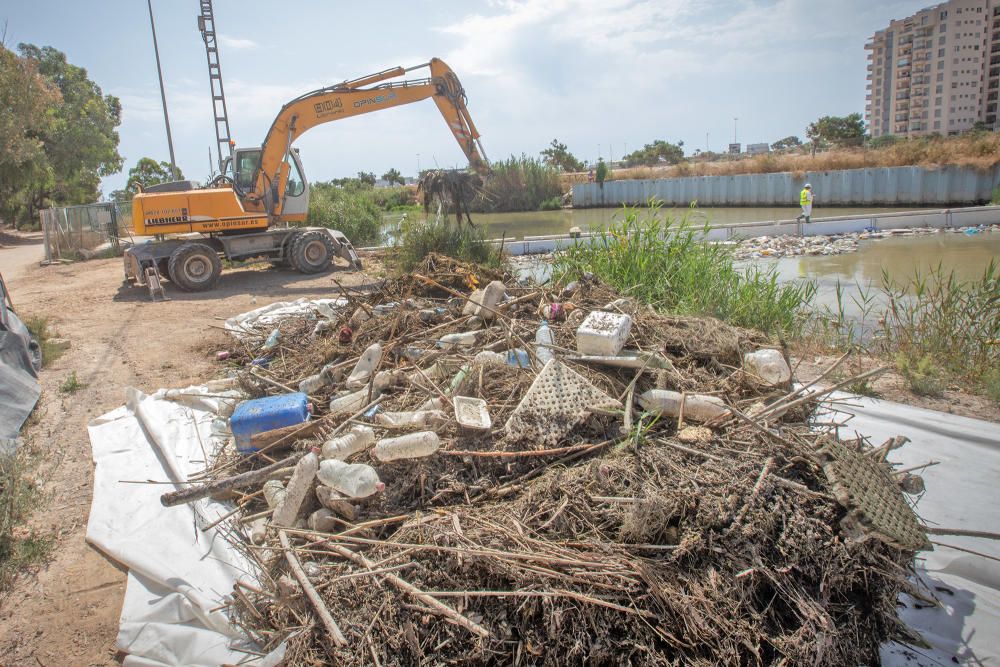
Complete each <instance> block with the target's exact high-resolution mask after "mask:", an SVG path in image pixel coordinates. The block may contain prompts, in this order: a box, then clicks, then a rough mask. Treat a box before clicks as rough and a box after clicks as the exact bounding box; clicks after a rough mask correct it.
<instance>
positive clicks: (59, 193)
mask: <svg viewBox="0 0 1000 667" xmlns="http://www.w3.org/2000/svg"><path fill="white" fill-rule="evenodd" d="M18 51H19V54H20V55H17V54H15V53H13V52H12V51H10V50H8V49H7V48H5V47H4V46H2V45H0V146H3V150H2V151H0V217H2V218H3V219H5V220H8V221H11V222H13V223H14V224H15V225H17V224H18V223H27V222H31V221H34V220H35V219H36V218H37V211H38V210H39V209H41V208H44V207H47V206H52V205H70V204H86V203H90V202H95V201H97V199H98V196H99V194H100V193H99V191H98V187H99V185H100V180H101V177H103V176H108V175H110V174H113V173H115V172H117V171H118V170H119V169H121V165H122V157H121V155H119V154H118V132H117V127H118V125H120V124H121V104H120V103H119V101H118V98H116V97H114V96H111V95H104V94H103V92H102V91H101V88H100V87H99V86H98V85H97V84H96V83H94V82H93V81H91V80H90V79H89V78H88V77H87V71H86V70H85V69H83V68H81V67H77V66H75V65H72V64H70V63H69V62H68V61H67V60H66V55H65V54H64V53H62V52H61V51H58V50H56V49H54V48H52V47H49V46H46V47H41V48H39V47H37V46H35V45H33V44H20V45H18Z"/></svg>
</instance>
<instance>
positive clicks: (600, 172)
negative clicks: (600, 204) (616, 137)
mask: <svg viewBox="0 0 1000 667" xmlns="http://www.w3.org/2000/svg"><path fill="white" fill-rule="evenodd" d="M607 177H608V165H607V164H606V163H605V162H604V158H598V160H597V171H596V172H595V174H594V178H595V179H596V180H597V184H598V185H599V186H601V189H602V190H603V189H604V179H606V178H607Z"/></svg>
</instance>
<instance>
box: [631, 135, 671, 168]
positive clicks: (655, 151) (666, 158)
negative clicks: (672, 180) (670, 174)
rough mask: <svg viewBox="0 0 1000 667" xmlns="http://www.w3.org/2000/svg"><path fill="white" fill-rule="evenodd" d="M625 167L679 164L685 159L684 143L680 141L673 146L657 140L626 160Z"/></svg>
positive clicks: (632, 153) (634, 152)
mask: <svg viewBox="0 0 1000 667" xmlns="http://www.w3.org/2000/svg"><path fill="white" fill-rule="evenodd" d="M623 159H624V160H625V166H627V167H638V166H646V167H652V166H654V165H657V164H660V163H666V164H677V163H678V162H680V161H681V160H683V159H684V142H683V141H678V142H677V143H676V144H672V143H670V142H669V141H663V140H662V139H657V140H656V141H654V142H653V143H651V144H646V145H645V146H643V147H642V148H640V149H639V150H637V151H633V152H631V153H629V154H628V155H626V156H625V157H624V158H623Z"/></svg>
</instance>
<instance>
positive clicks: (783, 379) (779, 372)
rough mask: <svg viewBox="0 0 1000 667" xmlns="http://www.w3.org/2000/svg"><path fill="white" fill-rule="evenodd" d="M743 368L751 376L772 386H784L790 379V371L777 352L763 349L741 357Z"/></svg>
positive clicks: (783, 358) (782, 357)
mask: <svg viewBox="0 0 1000 667" xmlns="http://www.w3.org/2000/svg"><path fill="white" fill-rule="evenodd" d="M743 367H744V369H745V370H746V371H747V372H748V373H750V374H751V375H753V376H756V377H758V378H760V379H761V380H763V381H764V383H765V384H767V385H770V386H774V385H781V384H785V383H787V382H789V381H791V379H792V369H790V368H789V367H788V363H787V362H786V361H785V357H784V356H783V355H782V354H781V352H780V351H779V350H774V349H764V350H757V351H756V352H747V353H746V354H744V355H743Z"/></svg>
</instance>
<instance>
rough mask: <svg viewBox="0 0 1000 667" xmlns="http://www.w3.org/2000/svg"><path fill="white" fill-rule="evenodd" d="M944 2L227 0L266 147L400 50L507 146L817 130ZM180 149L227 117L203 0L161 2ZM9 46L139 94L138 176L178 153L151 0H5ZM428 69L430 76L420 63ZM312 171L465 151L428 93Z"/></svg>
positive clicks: (581, 145)
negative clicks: (450, 77)
mask: <svg viewBox="0 0 1000 667" xmlns="http://www.w3.org/2000/svg"><path fill="white" fill-rule="evenodd" d="M928 4H933V3H930V2H928V0H836V1H834V0H436V1H433V2H432V1H430V0H408V1H406V2H396V1H395V0H382V1H381V2H351V1H343V2H334V1H331V0H327V1H321V0H295V2H284V3H282V2H275V1H274V0H271V1H269V2H264V1H261V0H215V2H214V8H215V18H216V30H217V31H218V33H219V35H220V38H219V41H220V60H221V64H222V74H223V81H224V85H225V91H226V99H227V103H228V108H229V119H230V125H231V128H232V134H233V137H234V139H235V140H236V143H237V145H238V146H241V147H244V146H258V145H260V143H261V141H263V138H264V134H265V132H266V131H267V128H268V127H269V126H270V123H271V121H272V120H273V119H274V116H275V115H276V114H277V112H278V111H279V110H280V108H281V106H282V104H284V103H285V102H287V101H289V100H291V99H293V98H295V97H297V96H299V95H301V94H303V93H305V92H308V91H310V90H314V89H316V88H320V87H322V86H326V85H331V84H335V83H337V82H340V81H343V80H345V79H353V78H357V77H359V76H362V75H365V74H369V73H372V72H376V71H380V70H383V69H387V68H389V67H394V66H397V65H403V66H404V67H406V66H411V65H418V64H421V63H424V62H427V61H428V60H429V59H430V58H432V57H435V56H436V57H439V58H442V59H443V60H444V61H445V62H447V63H448V64H449V65H450V66H451V67H452V69H453V70H454V71H455V73H456V74H457V75H458V77H459V78H460V80H461V82H462V85H463V86H464V88H465V91H466V94H467V96H468V106H469V111H470V113H471V115H472V118H473V120H474V122H475V123H476V126H477V127H478V129H479V131H480V133H481V134H482V142H483V144H484V146H485V150H486V154H487V157H488V158H489V159H490V160H498V159H503V158H506V157H508V156H510V155H520V154H522V153H525V154H527V155H529V156H537V155H538V153H539V152H540V151H541V150H542V149H544V148H545V147H546V146H547V145H548V144H549V143H550V142H551V141H552V140H553V139H558V140H559V141H561V142H563V143H565V144H566V145H567V146H568V147H569V149H570V151H572V152H573V153H574V154H575V155H576V156H577V157H579V158H581V159H584V160H586V161H593V160H595V159H596V158H597V157H598V156H600V157H603V158H604V159H609V158H611V159H617V158H620V157H621V156H622V155H623V154H624V153H625V152H626V151H632V150H635V149H637V148H640V147H641V146H642V145H643V144H646V143H651V142H652V141H654V140H656V139H663V140H666V141H671V142H677V141H683V142H684V146H685V150H686V151H687V152H688V153H689V154H690V153H692V152H693V151H694V150H695V149H700V150H706V149H710V150H713V151H723V150H725V149H726V146H727V145H728V143H729V142H731V141H733V139H734V133H735V138H736V140H738V141H739V142H741V143H743V144H744V145H745V144H748V143H755V142H768V143H771V142H774V141H776V140H777V139H780V138H782V137H786V136H788V135H797V136H799V137H803V136H804V134H805V128H806V126H807V125H808V124H809V123H810V122H811V121H813V120H815V119H816V118H819V117H820V116H824V115H838V116H839V115H846V114H849V113H853V112H861V113H863V111H864V97H865V83H866V82H865V74H866V69H865V68H866V64H867V63H866V52H865V51H864V44H865V42H866V41H867V39H868V38H869V37H870V36H871V35H872V34H873V33H874V31H875V30H878V29H881V28H883V27H885V26H886V25H887V24H888V23H889V20H890V19H893V18H902V17H904V16H907V15H909V14H912V13H913V12H914V11H916V10H918V9H920V8H921V7H923V6H926V5H928ZM152 6H153V12H154V17H155V19H156V31H157V38H158V40H159V47H160V58H161V62H162V67H163V76H164V80H165V85H166V95H167V105H168V110H169V112H170V122H171V129H172V132H173V142H174V151H175V154H176V159H177V163H178V166H179V167H180V168H181V169H182V170H183V172H184V174H185V176H187V177H188V178H192V179H195V180H205V178H206V177H207V176H208V174H209V169H210V167H211V165H212V162H210V160H209V149H210V147H211V149H212V150H213V161H214V160H216V159H217V157H216V156H215V155H214V147H215V134H214V129H213V125H212V106H211V98H210V92H209V81H208V68H207V64H206V56H205V48H204V43H203V42H202V38H201V34H200V33H199V32H198V28H197V16H198V13H199V3H198V2H197V0H152ZM4 22H6V37H5V44H6V45H7V46H8V48H13V47H15V46H16V45H17V44H18V43H20V42H30V43H33V44H37V45H39V46H53V47H55V48H57V49H59V50H61V51H64V52H65V53H66V54H67V57H68V58H69V61H70V62H72V63H74V64H76V65H79V66H81V67H84V68H86V69H87V71H88V73H89V75H90V77H91V78H92V79H93V80H94V81H96V82H97V84H98V85H100V86H101V88H102V89H103V90H104V92H105V93H107V94H111V95H115V96H117V97H119V98H120V99H121V102H122V107H123V120H122V125H121V127H120V128H119V132H120V135H121V144H120V147H119V151H120V152H121V154H122V156H123V157H124V158H125V169H124V170H123V172H122V173H120V174H117V175H114V176H109V177H107V178H105V179H104V181H103V183H102V188H103V190H104V192H105V193H107V192H110V191H111V190H113V189H115V188H119V187H122V186H123V185H124V182H125V179H126V175H127V171H128V168H129V167H130V166H132V165H134V164H135V162H136V161H137V160H139V159H140V158H142V157H146V156H148V157H152V158H155V159H156V160H169V153H168V149H167V140H166V132H165V129H164V123H163V111H162V108H161V104H160V92H159V87H158V83H157V76H156V63H155V60H154V55H153V44H152V38H151V33H150V26H149V14H148V9H147V4H146V1H145V0H32V1H31V2H23V1H18V0H2V1H0V26H2V25H3V24H4ZM414 75H415V76H422V74H420V73H418V72H415V73H414ZM296 146H297V147H298V148H299V150H300V153H301V156H302V161H303V164H304V167H305V171H306V175H307V178H308V179H309V180H310V181H321V180H328V179H331V178H338V177H343V176H354V175H356V174H357V172H359V171H371V172H374V173H375V174H376V175H381V174H382V173H384V172H385V171H387V170H388V169H389V168H396V169H398V170H399V171H400V172H402V173H403V174H404V175H414V174H415V173H416V172H417V169H418V166H419V168H423V169H426V168H429V167H441V168H451V167H462V166H465V157H464V155H463V154H462V152H461V150H460V149H459V147H458V145H457V144H456V143H455V142H454V140H453V139H452V137H451V133H450V132H449V131H448V128H447V126H446V125H445V123H444V121H443V119H442V118H441V116H440V114H439V113H438V111H437V108H436V107H435V105H434V104H433V103H432V102H431V101H430V100H426V101H423V102H419V103H415V104H412V105H407V106H403V107H399V108H395V109H390V110H387V111H384V112H378V113H371V114H367V115H365V116H360V117H354V118H348V119H345V120H342V121H339V122H334V123H328V124H325V125H321V126H319V127H317V128H314V129H312V130H311V131H309V132H307V133H306V134H304V135H303V136H302V137H301V138H300V139H299V140H298V141H297V142H296Z"/></svg>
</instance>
